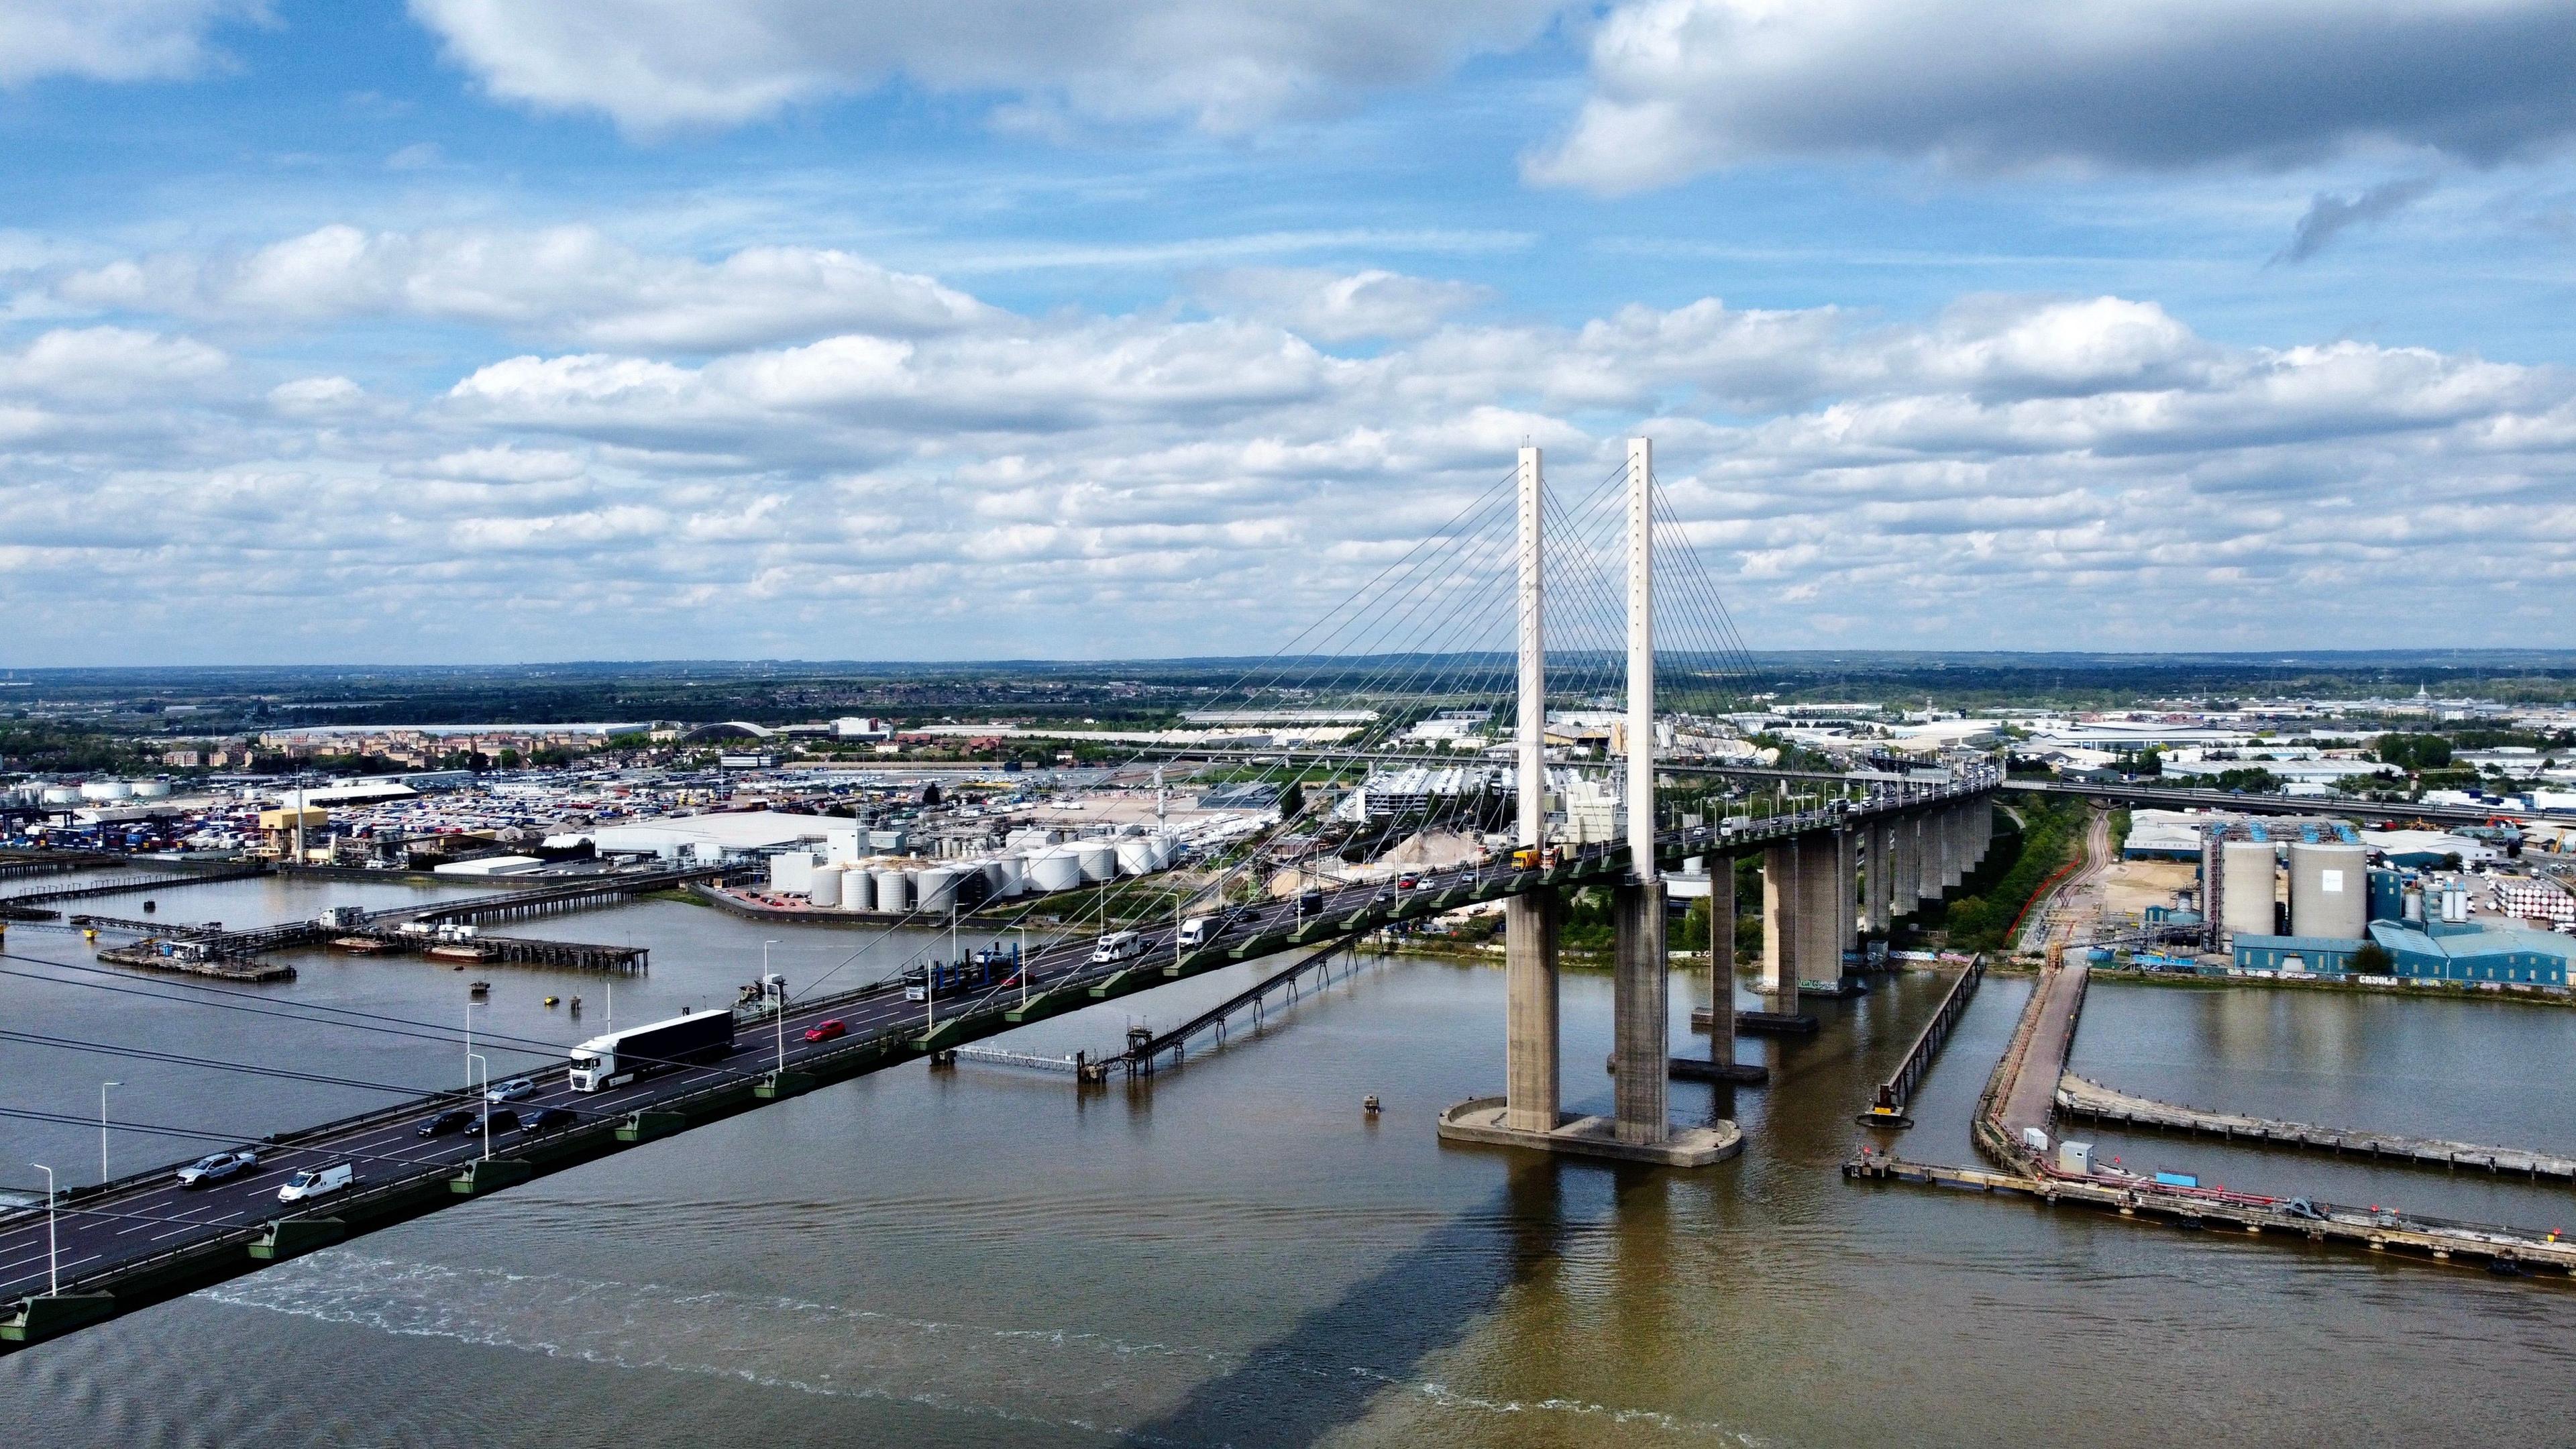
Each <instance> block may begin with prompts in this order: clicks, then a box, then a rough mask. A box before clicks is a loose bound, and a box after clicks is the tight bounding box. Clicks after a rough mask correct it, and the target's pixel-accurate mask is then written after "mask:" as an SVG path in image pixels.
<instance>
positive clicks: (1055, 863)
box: [1029, 845, 1082, 891]
mask: <svg viewBox="0 0 2576 1449" xmlns="http://www.w3.org/2000/svg"><path fill="white" fill-rule="evenodd" d="M1080 884H1082V850H1081V848H1080V847H1079V846H1072V845H1051V846H1049V847H1047V848H1046V849H1044V850H1041V851H1039V852H1038V853H1037V854H1035V855H1032V856H1030V857H1029V888H1030V889H1031V890H1036V891H1069V890H1072V889H1073V888H1074V887H1075V886H1078V885H1080Z"/></svg>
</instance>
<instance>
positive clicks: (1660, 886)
mask: <svg viewBox="0 0 2576 1449" xmlns="http://www.w3.org/2000/svg"><path fill="white" fill-rule="evenodd" d="M1664 922H1665V917H1664V883H1663V882H1662V881H1660V880H1651V879H1650V880H1644V881H1635V882H1631V883H1629V884H1626V885H1622V886H1620V887H1619V888H1618V892H1617V894H1616V896H1615V897H1614V899H1613V902H1612V909H1611V924H1612V932H1613V940H1614V945H1613V962H1614V964H1613V966H1612V968H1611V969H1612V971H1613V972H1614V973H1615V974H1614V975H1613V976H1612V978H1611V990H1610V994H1611V1008H1610V1011H1611V1042H1612V1045H1611V1056H1612V1059H1613V1061H1614V1062H1615V1063H1616V1068H1617V1073H1618V1075H1617V1078H1616V1080H1615V1081H1614V1082H1613V1084H1612V1087H1611V1099H1612V1102H1613V1107H1612V1112H1611V1118H1612V1129H1613V1132H1614V1135H1616V1136H1617V1137H1618V1139H1619V1140H1620V1141H1622V1142H1627V1143H1633V1144H1651V1143H1657V1142H1661V1141H1663V1140H1664V1139H1665V1138H1667V1137H1670V1136H1671V1135H1672V1131H1673V1127H1672V1091H1671V1086H1670V1083H1669V1081H1668V1077H1669V1075H1670V1071H1669V1065H1670V1063H1671V1060H1672V962H1671V959H1670V957H1669V956H1668V955H1667V953H1666V950H1665V944H1664Z"/></svg>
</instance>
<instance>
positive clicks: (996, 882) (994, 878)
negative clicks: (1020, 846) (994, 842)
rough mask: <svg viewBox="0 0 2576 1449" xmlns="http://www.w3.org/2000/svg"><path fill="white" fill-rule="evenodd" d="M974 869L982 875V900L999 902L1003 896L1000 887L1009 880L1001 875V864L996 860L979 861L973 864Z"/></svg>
mask: <svg viewBox="0 0 2576 1449" xmlns="http://www.w3.org/2000/svg"><path fill="white" fill-rule="evenodd" d="M975 869H977V870H978V871H981V872H983V875H984V899H986V900H988V901H993V900H1000V899H1001V898H1002V896H1003V894H1004V892H1003V890H1002V886H1003V885H1004V883H1005V882H1006V881H1008V880H1009V877H1008V876H1006V875H1004V874H1003V873H1002V863H1001V862H1000V861H998V860H979V861H977V862H975Z"/></svg>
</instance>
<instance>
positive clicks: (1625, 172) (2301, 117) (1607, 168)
mask: <svg viewBox="0 0 2576 1449" xmlns="http://www.w3.org/2000/svg"><path fill="white" fill-rule="evenodd" d="M1591 68H1592V82H1593V94H1592V96H1591V98H1590V99H1589V100H1587V101H1586V102H1585V104H1584V106H1583V109H1582V111H1581V114H1580V115H1579V116H1578V117H1577V118H1576V119H1575V122H1574V124H1573V126H1572V129H1571V130H1570V132H1569V133H1568V134H1567V135H1566V136H1565V137H1564V138H1563V139H1562V140H1561V141H1560V142H1558V143H1557V144H1556V145H1554V146H1552V147H1550V148H1548V149H1547V150H1545V151H1543V152H1541V153H1539V154H1537V155H1534V156H1533V157H1531V158H1530V160H1529V162H1528V165H1527V172H1528V174H1529V176H1530V177H1531V178H1532V179H1533V180H1537V181H1540V182H1543V183H1547V184H1552V185H1560V186H1574V187H1580V188H1584V189H1587V190H1594V191H1602V192H1614V193H1615V192H1625V191H1633V190H1637V189H1640V188H1644V187H1650V186H1658V185H1663V184H1665V183H1668V182H1672V181H1676V180H1679V179H1682V178H1684V177H1687V176H1691V175H1694V174H1696V173H1699V172H1703V171H1707V170H1711V169H1715V168H1719V167H1724V166H1730V165H1735V164H1739V163H1744V162H1749V161H1758V160H1765V159H1772V158H1780V157H1812V156H1853V155H1879V156H1894V157H1899V158H1905V159H1917V158H1929V159H1932V160H1936V161H1939V162H1943V163H1946V164H1949V165H1952V166H1956V167H1961V168H1965V169H1971V170H1986V169H1996V168H2014V167H2023V166H2032V165H2043V164H2053V163H2068V164H2073V165H2077V166H2083V167H2123V168H2125V167H2146V168H2167V167H2177V166H2191V165H2199V164H2204V163H2211V162H2250V163H2254V164H2258V165H2279V164H2291V163H2299V162H2305V161H2311V160H2315V159H2318V158H2322V157H2326V156H2330V155H2333V154H2336V153H2339V152H2342V151H2345V150H2348V149H2351V148H2354V147H2359V146H2371V145H2395V146H2403V147H2417V148H2427V149H2431V150H2434V151H2438V152H2441V153H2444V154H2447V155H2452V156H2457V157H2463V158H2466V159H2468V160H2471V161H2474V162H2481V163H2483V162H2491V161H2495V160H2498V159H2501V158H2504V157H2508V156H2514V155H2519V154H2524V153H2527V152H2530V151H2533V150H2536V149H2539V148H2544V147H2554V146H2557V145H2560V144H2562V143H2563V142H2564V141H2565V140H2566V139H2567V137H2568V135H2569V134H2570V132H2571V131H2576V86H2570V85H2569V84H2568V76H2569V75H2570V74H2571V73H2576V6H2571V4H2570V3H2569V0H2274V3H2268V4H2260V5H2246V4H2241V3H2236V0H2130V3H2123V4H2116V5H2098V4H2097V5H2051V4H2027V3H2025V4H2004V5H1997V4H1993V3H1983V0H1796V3H1788V0H1625V3H1623V4H1621V5H1620V6H1619V7H1618V8H1617V9H1615V10H1614V11H1613V12H1612V13H1611V14H1610V15H1609V16H1608V17H1607V18H1606V19H1605V20H1604V21H1603V22H1602V24H1601V26H1600V28H1599V29H1598V31H1597V32H1596V33H1595V35H1594V38H1593V42H1592V60H1591Z"/></svg>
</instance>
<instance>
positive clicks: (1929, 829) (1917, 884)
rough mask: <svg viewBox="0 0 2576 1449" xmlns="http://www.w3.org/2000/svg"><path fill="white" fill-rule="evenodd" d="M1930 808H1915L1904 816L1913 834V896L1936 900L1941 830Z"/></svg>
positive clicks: (1939, 894) (1938, 891) (1938, 888)
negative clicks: (1911, 812)
mask: <svg viewBox="0 0 2576 1449" xmlns="http://www.w3.org/2000/svg"><path fill="white" fill-rule="evenodd" d="M1934 814H1935V812H1934V811H1932V810H1928V809H1927V810H1917V811H1915V812H1914V813H1913V814H1912V815H1910V816H1908V817H1906V825H1907V827H1908V828H1909V829H1910V830H1911V831H1912V833H1913V835H1914V898H1915V900H1917V901H1924V902H1937V901H1939V900H1940V899H1941V832H1940V830H1939V829H1938V828H1937V825H1938V823H1937V822H1936V821H1935V820H1934V818H1933V816H1934Z"/></svg>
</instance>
